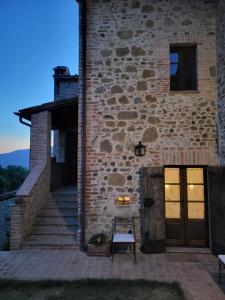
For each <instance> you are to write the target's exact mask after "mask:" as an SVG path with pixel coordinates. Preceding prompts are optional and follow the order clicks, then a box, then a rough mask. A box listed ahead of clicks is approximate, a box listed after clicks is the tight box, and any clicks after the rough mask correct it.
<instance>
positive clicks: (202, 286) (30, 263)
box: [0, 250, 225, 300]
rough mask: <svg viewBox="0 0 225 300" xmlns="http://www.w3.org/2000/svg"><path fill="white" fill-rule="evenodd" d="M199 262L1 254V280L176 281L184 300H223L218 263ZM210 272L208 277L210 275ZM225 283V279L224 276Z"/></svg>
mask: <svg viewBox="0 0 225 300" xmlns="http://www.w3.org/2000/svg"><path fill="white" fill-rule="evenodd" d="M199 259H200V261H199V262H169V261H167V260H166V258H165V255H164V254H151V255H150V254H138V261H137V264H134V262H133V260H132V258H131V257H129V256H128V255H127V254H117V255H115V260H114V262H113V263H112V262H111V260H110V258H107V257H88V256H87V255H86V254H85V253H80V252H75V251H69V250H68V251H60V250H57V251H54V250H39V251H31V250H26V251H25V250H23V251H11V252H4V251H1V252H0V278H5V279H20V280H40V279H42V280H74V279H79V278H123V279H140V278H143V279H148V280H157V281H178V282H179V283H180V284H181V286H182V288H183V289H184V292H185V295H186V298H187V300H225V295H224V293H223V291H222V290H221V289H220V287H219V286H218V285H217V283H216V282H215V280H214V279H213V278H212V276H211V275H210V273H211V274H213V276H216V275H217V270H218V262H217V259H216V258H215V257H214V256H213V255H211V254H200V255H199ZM209 272H210V273H209ZM223 280H224V282H225V275H224V276H223Z"/></svg>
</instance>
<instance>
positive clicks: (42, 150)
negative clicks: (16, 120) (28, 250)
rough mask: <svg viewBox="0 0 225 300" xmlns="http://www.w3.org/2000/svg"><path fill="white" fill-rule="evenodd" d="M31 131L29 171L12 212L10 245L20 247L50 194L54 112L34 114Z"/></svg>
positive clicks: (14, 247)
mask: <svg viewBox="0 0 225 300" xmlns="http://www.w3.org/2000/svg"><path fill="white" fill-rule="evenodd" d="M31 122H32V126H31V134H30V149H31V154H30V173H29V175H28V177H27V178H26V179H25V181H24V183H23V184H22V186H21V187H20V189H19V190H18V192H17V194H16V201H15V206H14V207H13V208H12V213H11V229H10V249H11V250H16V249H20V248H21V246H22V243H23V240H24V239H25V238H26V237H27V236H28V235H29V234H30V232H31V229H32V225H33V222H34V220H35V217H36V216H37V215H38V213H39V211H40V209H41V207H42V205H43V204H44V202H45V201H46V200H47V199H48V197H49V194H50V181H51V170H50V168H51V153H50V149H51V113H50V112H48V111H44V112H40V113H37V114H33V115H32V117H31Z"/></svg>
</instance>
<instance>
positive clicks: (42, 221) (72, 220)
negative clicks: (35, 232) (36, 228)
mask: <svg viewBox="0 0 225 300" xmlns="http://www.w3.org/2000/svg"><path fill="white" fill-rule="evenodd" d="M34 225H42V226H47V225H56V226H57V225H58V226H60V225H67V226H68V225H78V220H77V217H76V216H72V217H71V216H69V217H62V216H51V217H48V218H47V217H42V216H38V217H36V219H35V223H34Z"/></svg>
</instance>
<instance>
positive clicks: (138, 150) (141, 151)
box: [134, 142, 146, 156]
mask: <svg viewBox="0 0 225 300" xmlns="http://www.w3.org/2000/svg"><path fill="white" fill-rule="evenodd" d="M134 151H135V156H144V155H145V153H146V147H145V146H144V145H142V143H141V142H139V143H138V144H137V145H136V146H135V147H134Z"/></svg>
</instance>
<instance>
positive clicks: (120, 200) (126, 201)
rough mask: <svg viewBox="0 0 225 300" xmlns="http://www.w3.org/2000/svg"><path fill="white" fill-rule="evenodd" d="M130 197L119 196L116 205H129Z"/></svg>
mask: <svg viewBox="0 0 225 300" xmlns="http://www.w3.org/2000/svg"><path fill="white" fill-rule="evenodd" d="M129 204H130V197H129V196H119V197H117V198H116V205H120V206H121V205H122V206H123V205H129Z"/></svg>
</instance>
